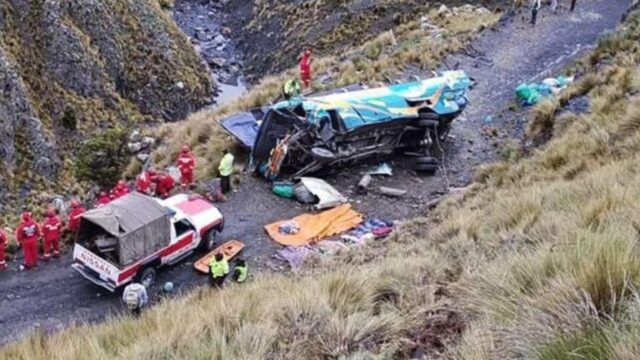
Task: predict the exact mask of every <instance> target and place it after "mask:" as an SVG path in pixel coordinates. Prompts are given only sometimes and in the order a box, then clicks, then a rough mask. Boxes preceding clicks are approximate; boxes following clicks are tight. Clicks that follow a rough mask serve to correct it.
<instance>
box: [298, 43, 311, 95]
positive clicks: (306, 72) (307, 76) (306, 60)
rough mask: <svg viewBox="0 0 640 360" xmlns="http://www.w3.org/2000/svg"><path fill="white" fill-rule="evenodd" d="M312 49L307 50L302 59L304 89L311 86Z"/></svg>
mask: <svg viewBox="0 0 640 360" xmlns="http://www.w3.org/2000/svg"><path fill="white" fill-rule="evenodd" d="M311 61H312V60H311V49H305V50H304V52H303V53H302V56H301V57H300V78H301V79H302V84H303V85H304V88H305V89H306V88H308V87H309V86H310V85H311Z"/></svg>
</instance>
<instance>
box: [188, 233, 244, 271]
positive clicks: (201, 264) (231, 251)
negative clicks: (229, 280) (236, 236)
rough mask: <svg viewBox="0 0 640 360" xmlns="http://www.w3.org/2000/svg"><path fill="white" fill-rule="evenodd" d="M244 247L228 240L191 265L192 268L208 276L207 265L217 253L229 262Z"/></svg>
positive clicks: (239, 243) (236, 241) (239, 242)
mask: <svg viewBox="0 0 640 360" xmlns="http://www.w3.org/2000/svg"><path fill="white" fill-rule="evenodd" d="M244 246H245V245H244V244H243V243H242V242H241V241H238V240H229V241H227V242H226V243H224V244H222V245H220V246H218V247H217V248H215V249H213V250H212V251H211V252H210V253H208V254H207V255H205V256H203V257H201V258H200V259H199V260H198V261H196V262H195V264H193V267H195V268H196V270H198V271H200V272H201V273H204V274H208V273H209V263H210V262H211V260H212V259H213V257H214V256H215V255H216V254H217V253H222V254H223V255H224V258H225V259H227V260H231V259H233V258H234V257H236V256H237V255H238V254H239V253H240V252H241V251H242V249H244Z"/></svg>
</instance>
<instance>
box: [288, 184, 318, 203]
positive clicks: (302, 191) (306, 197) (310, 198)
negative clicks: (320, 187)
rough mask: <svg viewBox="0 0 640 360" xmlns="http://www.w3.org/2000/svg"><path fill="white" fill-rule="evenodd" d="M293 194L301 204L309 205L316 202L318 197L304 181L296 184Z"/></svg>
mask: <svg viewBox="0 0 640 360" xmlns="http://www.w3.org/2000/svg"><path fill="white" fill-rule="evenodd" d="M293 195H294V196H295V198H296V200H297V201H298V202H299V203H301V204H305V205H308V204H315V203H316V202H317V199H316V197H315V196H314V195H313V194H312V193H311V191H309V189H307V188H306V187H305V186H304V184H302V183H298V184H296V186H295V187H294V188H293Z"/></svg>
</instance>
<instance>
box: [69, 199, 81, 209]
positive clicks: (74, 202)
mask: <svg viewBox="0 0 640 360" xmlns="http://www.w3.org/2000/svg"><path fill="white" fill-rule="evenodd" d="M78 206H80V202H79V201H78V200H76V199H73V200H71V207H72V208H77V207H78Z"/></svg>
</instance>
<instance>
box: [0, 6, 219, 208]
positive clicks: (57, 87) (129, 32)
mask: <svg viewBox="0 0 640 360" xmlns="http://www.w3.org/2000/svg"><path fill="white" fill-rule="evenodd" d="M213 91H214V86H213V82H212V80H211V78H210V76H209V72H208V70H207V67H206V64H204V63H203V61H202V60H201V58H200V57H199V56H198V54H197V53H196V52H195V51H194V49H193V48H192V46H191V44H190V43H189V41H188V39H187V38H186V37H185V36H184V35H183V34H182V33H181V32H180V30H179V29H178V28H177V27H176V26H175V24H174V23H173V21H172V20H171V18H170V17H169V16H168V15H167V14H165V13H164V12H163V10H162V9H161V7H160V5H159V3H158V1H157V0H135V1H131V0H5V1H2V2H1V3H0V93H1V94H2V96H1V99H0V195H1V194H2V193H3V188H4V190H6V188H7V187H11V186H12V185H16V186H17V185H19V183H21V182H23V181H33V180H34V179H43V180H44V182H45V183H46V182H47V180H50V181H49V182H50V183H53V182H52V181H51V180H56V181H57V180H58V178H59V176H61V172H65V165H64V161H63V160H62V159H65V158H68V155H70V154H73V152H74V151H75V149H76V147H77V145H78V144H79V143H80V142H81V141H82V139H84V138H85V136H87V135H89V134H91V133H94V132H96V131H99V130H100V129H105V128H109V127H111V126H113V125H125V126H129V125H133V124H135V123H140V122H145V123H155V122H161V121H175V120H180V119H182V118H184V117H185V116H186V115H188V114H189V113H191V112H192V111H194V110H196V109H198V108H200V107H202V106H203V105H205V104H207V103H209V102H210V101H211V95H212V93H213ZM67 173H69V174H71V173H72V172H70V171H67ZM69 176H71V175H69ZM0 200H1V199H0Z"/></svg>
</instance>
